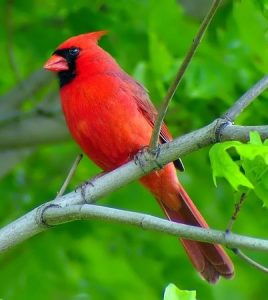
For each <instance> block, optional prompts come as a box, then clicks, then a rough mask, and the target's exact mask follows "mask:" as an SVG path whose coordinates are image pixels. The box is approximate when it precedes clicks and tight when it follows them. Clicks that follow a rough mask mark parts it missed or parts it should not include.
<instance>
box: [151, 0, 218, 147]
mask: <svg viewBox="0 0 268 300" xmlns="http://www.w3.org/2000/svg"><path fill="white" fill-rule="evenodd" d="M221 2H222V0H214V1H213V3H212V5H211V8H210V9H209V11H208V13H207V15H206V17H205V18H204V20H203V22H202V24H201V26H200V28H199V30H198V32H197V34H196V36H195V38H194V40H193V43H192V45H191V48H190V49H189V51H188V52H187V55H186V56H185V58H184V60H183V62H182V65H181V66H180V68H179V70H178V73H177V75H176V77H175V79H174V81H173V82H172V84H171V85H170V87H169V89H168V91H167V94H166V96H165V98H164V100H163V103H162V105H161V107H160V109H159V111H158V115H157V118H156V121H155V124H154V129H153V133H152V137H151V140H150V145H149V150H150V151H151V152H153V153H154V152H155V151H156V150H157V145H158V138H159V134H160V130H161V126H162V123H163V120H164V118H165V115H166V113H167V109H168V106H169V103H170V101H171V99H172V97H173V95H174V94H175V92H176V90H177V88H178V86H179V84H180V82H181V79H182V77H183V75H184V73H185V71H186V70H187V68H188V66H189V64H190V62H191V60H192V58H193V56H194V54H195V52H196V49H197V48H198V46H199V44H200V42H201V39H202V37H203V36H204V34H205V32H206V30H207V28H208V26H209V24H210V22H211V20H212V18H213V16H214V15H215V13H216V11H217V9H218V7H219V5H220V4H221Z"/></svg>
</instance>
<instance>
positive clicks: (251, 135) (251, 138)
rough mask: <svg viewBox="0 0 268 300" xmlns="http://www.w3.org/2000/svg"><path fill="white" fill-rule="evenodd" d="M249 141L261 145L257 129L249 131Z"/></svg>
mask: <svg viewBox="0 0 268 300" xmlns="http://www.w3.org/2000/svg"><path fill="white" fill-rule="evenodd" d="M249 141H250V142H249V143H250V144H252V145H262V141H261V137H260V135H259V133H258V132H257V131H251V132H250V133H249Z"/></svg>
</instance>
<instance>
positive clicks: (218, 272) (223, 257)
mask: <svg viewBox="0 0 268 300" xmlns="http://www.w3.org/2000/svg"><path fill="white" fill-rule="evenodd" d="M179 198H181V199H180V200H181V201H180V203H181V207H180V209H179V210H177V211H174V210H172V209H170V208H168V207H167V206H166V205H165V204H164V203H163V202H162V201H160V204H161V206H162V208H163V210H164V211H165V214H166V215H167V217H168V218H169V219H170V220H171V221H174V222H178V223H184V224H188V225H193V226H198V227H203V228H208V225H207V223H206V221H205V220H204V218H203V217H202V215H201V214H200V213H199V211H198V210H197V208H196V207H195V205H194V203H193V202H192V201H191V199H190V197H189V196H188V195H187V193H186V192H185V191H184V189H183V188H182V187H181V186H180V188H179ZM181 242H182V244H183V246H184V248H185V250H186V252H187V254H188V256H189V258H190V260H191V262H192V264H193V265H194V267H195V268H196V269H197V271H198V272H199V273H200V274H201V275H202V276H203V277H204V278H205V279H206V280H207V281H208V282H210V283H216V282H217V281H218V279H219V277H220V276H223V277H225V278H228V279H229V278H231V277H233V275H234V267H233V264H232V261H231V260H230V258H229V257H228V255H227V254H226V253H225V251H224V250H223V248H222V247H221V246H219V245H215V244H209V243H203V242H196V241H190V240H186V239H181Z"/></svg>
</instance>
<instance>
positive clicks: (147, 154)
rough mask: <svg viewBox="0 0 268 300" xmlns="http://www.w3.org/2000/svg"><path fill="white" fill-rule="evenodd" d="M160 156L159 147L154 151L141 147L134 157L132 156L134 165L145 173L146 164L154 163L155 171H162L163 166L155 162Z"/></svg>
mask: <svg viewBox="0 0 268 300" xmlns="http://www.w3.org/2000/svg"><path fill="white" fill-rule="evenodd" d="M159 154H160V146H158V147H157V149H156V150H155V151H151V150H149V147H148V146H144V147H142V148H141V149H140V150H139V151H138V152H137V153H136V154H135V155H134V158H133V159H134V162H135V164H136V165H139V166H140V168H141V169H142V170H143V172H144V173H146V168H145V166H146V162H148V161H154V163H155V165H156V169H162V168H163V165H162V164H160V163H159V162H158V161H157V158H158V156H159Z"/></svg>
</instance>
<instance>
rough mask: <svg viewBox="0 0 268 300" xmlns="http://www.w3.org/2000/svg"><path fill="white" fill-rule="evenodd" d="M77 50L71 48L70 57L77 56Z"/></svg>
mask: <svg viewBox="0 0 268 300" xmlns="http://www.w3.org/2000/svg"><path fill="white" fill-rule="evenodd" d="M79 52H80V51H79V49H78V48H71V49H69V54H70V55H71V56H77V55H78V54H79Z"/></svg>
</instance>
